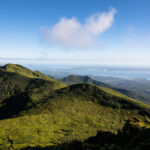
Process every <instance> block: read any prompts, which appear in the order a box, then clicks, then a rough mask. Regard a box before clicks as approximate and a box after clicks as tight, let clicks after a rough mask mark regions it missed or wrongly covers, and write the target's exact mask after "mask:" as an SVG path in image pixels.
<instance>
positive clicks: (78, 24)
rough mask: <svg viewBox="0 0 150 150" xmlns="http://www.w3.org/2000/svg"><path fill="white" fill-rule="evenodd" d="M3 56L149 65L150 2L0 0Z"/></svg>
mask: <svg viewBox="0 0 150 150" xmlns="http://www.w3.org/2000/svg"><path fill="white" fill-rule="evenodd" d="M8 58H9V59H8ZM0 59H1V61H4V60H5V61H8V62H9V61H10V62H11V61H14V62H20V63H22V62H24V63H29V62H30V63H53V64H59V63H62V64H87V65H88V64H92V65H136V66H150V1H149V0H55V1H53V0H1V1H0Z"/></svg>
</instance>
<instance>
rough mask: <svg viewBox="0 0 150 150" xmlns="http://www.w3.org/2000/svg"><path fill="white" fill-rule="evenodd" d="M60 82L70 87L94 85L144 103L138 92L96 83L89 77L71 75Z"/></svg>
mask: <svg viewBox="0 0 150 150" xmlns="http://www.w3.org/2000/svg"><path fill="white" fill-rule="evenodd" d="M60 81H63V82H64V83H66V84H68V85H72V84H77V83H90V84H94V85H97V86H101V87H105V88H109V89H113V90H115V91H118V92H120V93H123V94H125V95H127V96H129V97H131V98H134V99H137V100H140V101H144V99H143V98H142V96H141V95H140V94H138V92H135V91H133V90H132V91H130V90H127V89H124V88H118V87H117V86H112V85H110V84H108V83H107V82H106V83H104V82H100V81H96V80H94V79H92V78H90V77H89V76H77V75H69V76H67V77H65V78H62V79H60ZM101 81H102V80H101ZM104 81H105V80H104ZM144 102H145V101H144Z"/></svg>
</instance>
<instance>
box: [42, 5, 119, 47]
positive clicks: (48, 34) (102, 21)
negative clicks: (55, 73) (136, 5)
mask: <svg viewBox="0 0 150 150" xmlns="http://www.w3.org/2000/svg"><path fill="white" fill-rule="evenodd" d="M115 14H116V10H115V9H114V8H111V9H110V10H109V11H108V12H103V13H97V14H94V15H92V16H89V17H88V18H87V19H86V20H85V22H84V23H81V22H79V20H78V19H77V18H75V17H73V18H71V19H67V18H61V19H60V21H59V22H58V23H57V24H55V25H54V26H52V27H51V28H45V29H44V30H43V33H44V38H45V39H46V40H47V41H48V42H57V43H59V44H63V45H66V46H72V47H78V48H86V47H88V46H90V45H92V44H93V43H94V42H95V40H96V39H97V37H98V36H99V35H101V34H102V33H103V32H104V31H106V30H107V29H109V28H110V27H111V26H112V23H113V21H114V16H115Z"/></svg>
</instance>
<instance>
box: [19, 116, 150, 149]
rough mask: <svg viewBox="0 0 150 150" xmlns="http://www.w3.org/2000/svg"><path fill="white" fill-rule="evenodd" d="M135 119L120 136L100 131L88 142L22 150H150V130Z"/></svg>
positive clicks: (128, 122) (125, 127)
mask: <svg viewBox="0 0 150 150" xmlns="http://www.w3.org/2000/svg"><path fill="white" fill-rule="evenodd" d="M141 124H142V123H141V122H140V121H139V120H138V119H137V118H133V119H131V120H128V121H127V122H126V124H125V125H124V127H123V128H122V130H121V131H118V134H113V133H110V132H103V131H99V132H98V133H97V135H96V136H94V137H90V138H88V139H87V140H85V141H83V142H80V141H72V142H70V143H63V144H60V145H56V146H51V147H44V148H42V147H26V148H23V149H21V150H133V149H135V150H149V149H150V128H146V127H141V126H140V125H141Z"/></svg>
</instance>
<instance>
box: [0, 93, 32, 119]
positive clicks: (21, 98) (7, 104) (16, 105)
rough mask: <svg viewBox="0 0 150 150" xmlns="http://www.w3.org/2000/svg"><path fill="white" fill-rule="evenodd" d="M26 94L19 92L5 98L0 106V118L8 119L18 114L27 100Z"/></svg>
mask: <svg viewBox="0 0 150 150" xmlns="http://www.w3.org/2000/svg"><path fill="white" fill-rule="evenodd" d="M29 101H30V100H29V98H28V96H26V95H25V94H20V95H17V96H12V97H10V98H8V99H5V100H4V102H3V103H2V105H3V106H1V107H0V120H2V119H8V118H11V117H13V116H16V115H18V114H19V112H20V111H22V110H24V109H25V107H26V105H27V103H28V102H29Z"/></svg>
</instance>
